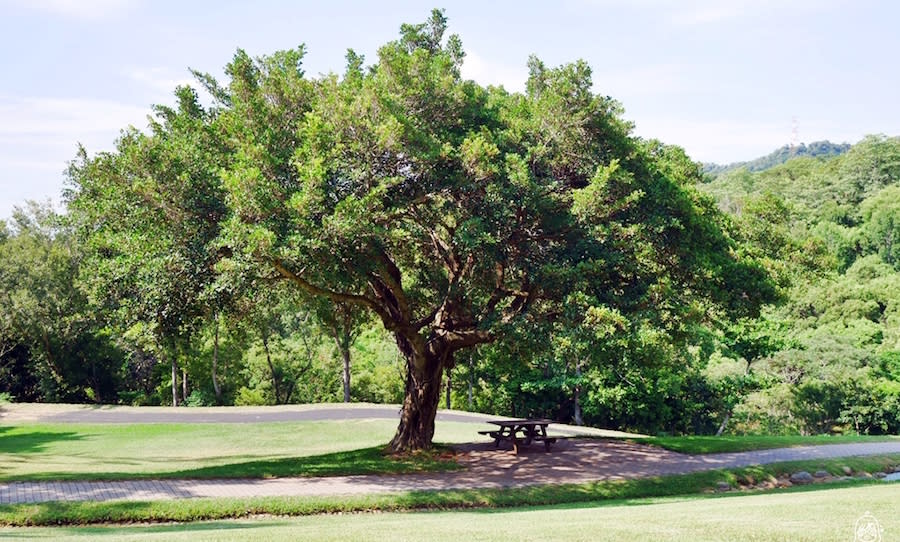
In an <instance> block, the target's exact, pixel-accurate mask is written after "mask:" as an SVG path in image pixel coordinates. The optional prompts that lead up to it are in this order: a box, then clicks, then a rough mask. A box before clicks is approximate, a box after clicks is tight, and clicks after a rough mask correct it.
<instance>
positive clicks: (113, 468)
mask: <svg viewBox="0 0 900 542" xmlns="http://www.w3.org/2000/svg"><path fill="white" fill-rule="evenodd" d="M396 428H397V422H396V421H395V420H388V419H373V420H337V421H315V422H274V423H223V424H213V423H196V424H134V425H124V424H97V425H88V424H64V425H55V424H28V425H20V426H10V425H0V481H14V480H75V479H84V480H89V479H93V480H97V479H104V480H109V479H125V478H141V477H143V478H147V477H186V478H217V477H244V476H247V477H266V476H325V475H338V474H366V473H374V472H409V471H415V470H441V469H446V468H453V467H455V464H447V463H446V462H441V461H434V460H433V456H431V455H424V456H422V457H419V458H410V459H407V460H404V461H394V460H391V459H387V458H384V457H382V456H381V454H380V452H379V449H380V447H381V446H383V445H384V444H386V443H387V442H388V441H389V440H390V438H391V436H393V434H394V431H395V430H396ZM477 429H478V426H477V425H473V424H471V423H459V422H440V423H438V424H437V429H436V433H435V441H436V442H471V441H473V440H476V439H477V437H479V435H478V434H477V432H476V431H477Z"/></svg>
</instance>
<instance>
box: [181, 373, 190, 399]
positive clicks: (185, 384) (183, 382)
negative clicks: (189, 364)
mask: <svg viewBox="0 0 900 542" xmlns="http://www.w3.org/2000/svg"><path fill="white" fill-rule="evenodd" d="M188 395H189V394H188V377H187V369H181V402H185V401H187V398H188Z"/></svg>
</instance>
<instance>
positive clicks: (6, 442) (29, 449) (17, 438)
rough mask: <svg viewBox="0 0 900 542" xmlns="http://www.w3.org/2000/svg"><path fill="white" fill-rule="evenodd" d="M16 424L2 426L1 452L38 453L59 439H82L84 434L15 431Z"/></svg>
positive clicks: (0, 428) (0, 436) (0, 434)
mask: <svg viewBox="0 0 900 542" xmlns="http://www.w3.org/2000/svg"><path fill="white" fill-rule="evenodd" d="M14 429H16V427H14V426H0V454H2V453H7V454H28V453H38V452H42V451H44V450H45V449H46V447H47V445H48V444H50V443H53V442H58V441H72V440H82V439H83V438H84V435H81V434H79V433H75V432H72V431H29V432H25V433H15V432H13V430H14Z"/></svg>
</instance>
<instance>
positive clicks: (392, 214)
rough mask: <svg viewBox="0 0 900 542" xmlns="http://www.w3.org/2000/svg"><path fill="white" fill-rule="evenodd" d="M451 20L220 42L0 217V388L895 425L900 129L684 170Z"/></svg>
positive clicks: (412, 444) (699, 427)
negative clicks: (483, 78)
mask: <svg viewBox="0 0 900 542" xmlns="http://www.w3.org/2000/svg"><path fill="white" fill-rule="evenodd" d="M445 30H446V19H445V18H444V17H443V14H442V13H441V12H438V11H436V12H434V13H433V14H432V17H431V18H430V19H429V20H428V21H427V22H426V23H424V24H420V25H404V26H403V27H402V28H401V35H400V38H399V39H398V40H397V41H394V42H391V43H388V44H386V45H385V46H384V47H382V48H381V49H380V50H379V53H378V58H377V61H376V62H375V64H373V65H371V66H364V59H363V58H362V57H360V56H359V55H356V54H355V53H353V52H352V51H351V52H350V53H348V57H347V60H348V63H347V68H346V71H345V73H344V74H343V75H342V76H337V75H333V74H332V75H326V76H321V77H318V78H311V77H308V76H306V75H305V74H304V72H303V70H302V61H303V56H304V53H305V51H304V49H303V47H300V48H298V49H295V50H291V51H282V52H278V53H275V54H273V55H270V56H265V57H261V58H256V59H254V58H251V57H250V56H248V55H247V54H246V53H244V52H243V51H238V52H237V54H236V55H235V57H234V60H233V61H232V62H231V63H230V64H229V65H228V66H227V68H226V77H227V80H226V81H225V82H224V83H220V82H218V81H216V80H215V79H213V78H212V77H211V76H209V75H206V74H202V73H197V74H196V75H197V78H198V82H199V84H200V86H202V87H203V89H204V90H205V92H206V93H208V94H209V95H210V96H212V103H211V104H210V105H204V104H202V103H201V100H200V99H199V97H198V93H197V92H196V91H195V90H193V89H191V88H189V87H182V88H179V89H178V91H177V92H176V103H175V104H174V105H173V106H171V107H165V106H161V107H157V108H156V116H155V118H154V120H153V121H152V123H151V125H150V127H149V129H148V130H147V131H146V132H141V131H138V130H136V129H133V128H130V129H128V130H126V131H124V132H123V133H122V135H121V137H120V139H119V140H118V142H117V147H116V150H115V151H114V152H109V153H101V154H98V155H96V156H89V155H88V154H87V153H86V152H84V151H83V152H82V153H81V154H80V155H79V157H78V158H77V159H76V160H75V161H74V162H73V164H72V167H71V169H70V171H69V179H70V190H69V192H68V198H67V201H68V213H67V215H65V217H57V216H54V215H53V214H52V213H50V212H48V211H47V210H46V209H42V208H40V207H32V208H31V209H30V210H27V211H23V212H20V213H18V214H17V215H16V216H15V217H14V218H13V221H12V223H11V224H9V225H5V224H4V225H2V228H0V255H2V256H3V257H2V258H0V303H2V304H3V307H2V308H3V310H0V360H2V361H0V376H3V378H2V380H0V392H3V393H8V394H10V395H11V396H13V397H14V398H15V399H16V400H20V401H62V400H67V401H95V402H119V403H126V404H164V403H169V402H171V403H172V404H186V405H209V404H243V405H256V404H279V403H291V402H317V401H336V400H340V399H341V398H342V397H343V398H344V399H345V400H367V401H385V402H402V403H403V404H404V407H403V421H402V422H401V427H400V429H399V430H398V433H397V436H396V438H395V442H394V445H395V448H397V449H405V448H418V447H422V446H426V445H428V444H429V443H430V441H431V438H432V434H433V430H434V425H433V419H434V411H435V408H436V406H437V403H438V400H439V399H440V395H441V393H442V392H443V391H444V390H446V389H447V388H449V396H448V400H449V401H450V402H451V403H452V404H453V406H455V407H464V408H469V409H475V410H480V411H484V412H494V413H498V414H506V415H516V416H525V415H542V416H548V417H552V418H554V419H557V420H561V421H575V422H576V423H586V424H591V425H599V426H607V427H616V428H623V429H636V430H641V431H645V432H652V433H656V432H665V433H675V434H682V433H698V434H709V433H716V432H722V431H734V432H754V433H757V432H774V433H797V432H800V433H822V432H832V431H845V430H852V431H857V432H862V433H885V432H897V431H898V430H900V419H898V416H900V414H898V412H900V399H898V397H900V384H898V379H900V342H898V341H900V336H898V329H900V326H898V325H897V324H898V318H900V313H898V311H900V301H898V298H897V296H898V295H900V279H898V274H897V273H898V269H900V233H898V228H897V224H898V221H900V207H898V203H897V202H898V201H900V199H898V197H897V196H900V182H898V181H900V144H898V142H897V140H896V139H889V138H885V137H870V138H867V139H866V140H864V141H862V142H861V143H859V144H857V145H856V146H854V147H853V148H852V149H850V150H849V151H847V152H843V151H844V150H845V149H844V148H843V147H842V146H833V145H831V144H827V142H826V143H822V144H813V145H810V146H808V147H803V152H802V153H800V154H803V153H806V154H808V155H810V156H802V157H796V158H793V159H791V160H789V161H787V162H784V163H783V164H781V165H777V166H775V167H771V168H769V169H765V170H763V171H759V172H752V171H750V166H747V167H744V168H740V169H736V170H731V171H727V172H723V173H721V174H720V175H718V176H717V177H715V178H713V177H711V176H704V174H703V172H702V170H701V166H700V165H699V164H696V163H694V162H692V161H691V160H690V159H689V157H687V156H686V155H685V154H684V152H683V151H682V150H681V149H679V148H677V147H672V146H667V145H663V144H661V143H659V142H657V141H653V140H650V141H647V140H642V139H639V138H636V137H634V136H632V135H631V134H630V129H631V126H630V124H629V123H628V122H627V121H625V120H624V119H623V118H622V110H621V107H620V105H619V104H618V103H616V102H615V101H614V100H612V99H611V98H608V97H605V96H602V95H597V94H594V93H593V91H592V81H591V72H590V68H589V67H588V66H587V65H585V64H584V63H583V62H576V63H573V64H568V65H563V66H560V67H557V68H551V67H547V66H545V65H544V64H543V63H542V62H541V61H540V60H538V59H536V58H532V59H530V60H529V65H528V66H529V72H530V76H529V80H528V84H527V90H526V92H525V93H510V92H507V91H506V90H505V89H503V88H497V87H488V88H484V87H481V86H479V85H477V84H476V83H474V82H472V81H465V80H463V79H462V78H461V76H460V72H459V68H460V65H461V62H462V59H463V57H464V52H463V50H462V46H461V44H460V42H459V40H458V39H457V38H456V37H455V36H450V37H445V36H444V34H445ZM796 150H797V149H795V151H796ZM782 151H784V149H782ZM837 153H842V154H839V155H838V156H835V157H831V158H824V156H826V155H831V154H837ZM787 154H788V155H789V154H790V152H788V153H787ZM795 154H797V153H795ZM776 155H777V156H776ZM782 155H785V153H784V152H781V151H779V152H777V153H775V155H773V156H774V158H772V160H771V161H773V162H780V161H783V160H782V158H785V157H786V155H785V156H782ZM812 155H815V157H811V156H812ZM758 166H759V167H764V164H762V163H760V164H758ZM753 167H754V168H755V167H757V166H753ZM351 359H352V373H353V375H354V377H353V378H354V380H353V382H352V384H351V383H350V382H349V380H347V379H346V378H342V371H343V370H344V368H350V367H351V363H350V361H351ZM348 374H349V373H348ZM342 380H343V384H342ZM342 392H343V393H342Z"/></svg>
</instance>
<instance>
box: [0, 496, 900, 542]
mask: <svg viewBox="0 0 900 542" xmlns="http://www.w3.org/2000/svg"><path fill="white" fill-rule="evenodd" d="M897 488H898V486H897V484H890V485H888V484H882V485H866V486H861V487H851V488H834V489H824V490H819V491H803V492H783V493H775V494H760V495H749V496H748V495H741V496H726V497H709V496H706V497H700V496H697V497H690V498H668V499H642V500H631V501H614V502H609V503H595V504H578V505H565V506H556V507H542V508H519V509H506V510H478V511H455V512H430V513H422V512H419V513H401V514H398V513H387V514H349V515H346V514H345V515H330V516H314V517H304V518H294V519H284V518H277V517H266V518H256V519H251V520H239V521H222V522H215V523H194V524H190V525H181V524H179V525H139V526H102V527H80V528H54V529H18V530H16V529H5V530H4V529H0V538H3V539H4V540H6V539H15V538H16V537H19V536H21V537H22V538H23V539H29V540H33V539H53V540H58V539H62V540H66V539H69V540H133V541H150V540H173V541H179V540H185V541H187V540H190V541H195V540H222V541H227V540H250V541H252V540H260V541H266V542H270V541H271V542H275V541H279V540H317V541H318V540H321V541H329V540H334V541H345V540H375V541H384V540H422V539H425V538H427V539H428V540H433V541H438V542H439V541H452V542H455V541H458V540H591V541H603V540H656V541H661V542H664V541H681V540H692V541H693V540H698V541H699V540H753V541H774V540H798V541H831V540H834V541H838V540H840V541H844V540H853V539H854V530H855V528H856V522H857V520H858V519H859V518H860V517H861V516H862V515H863V514H864V513H866V512H871V513H872V515H873V516H874V517H875V518H877V520H878V521H879V522H880V524H881V527H882V528H883V529H884V535H885V540H892V539H893V537H894V536H895V535H897V533H900V516H898V515H897V514H896V496H897ZM423 535H425V536H423Z"/></svg>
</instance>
